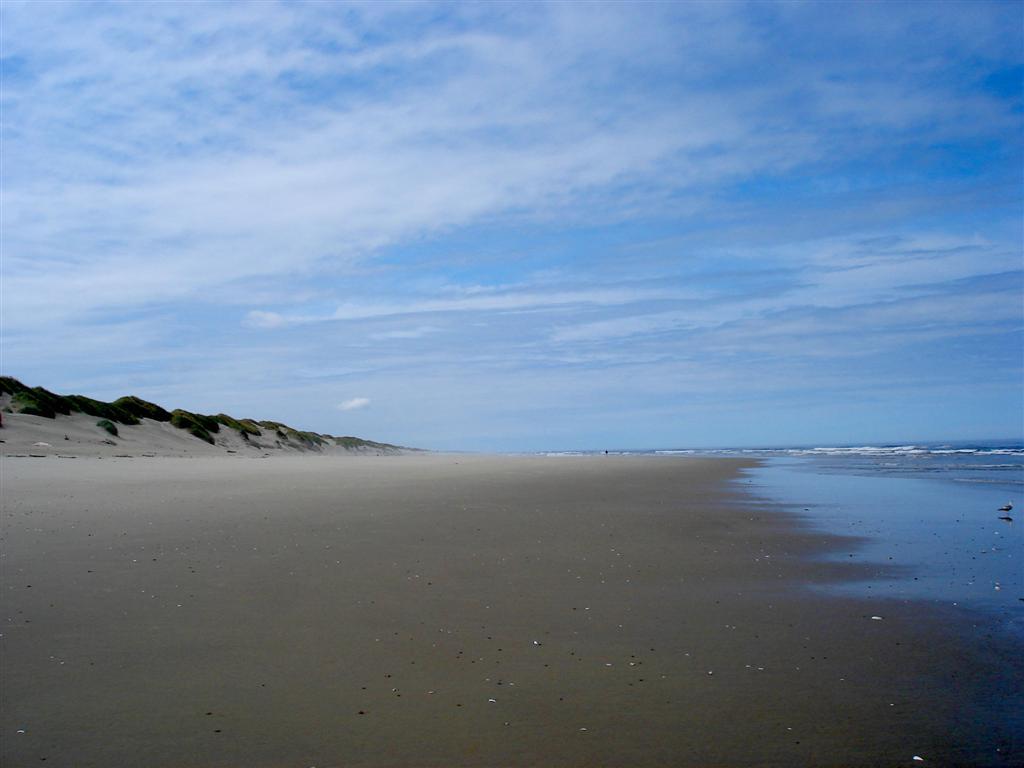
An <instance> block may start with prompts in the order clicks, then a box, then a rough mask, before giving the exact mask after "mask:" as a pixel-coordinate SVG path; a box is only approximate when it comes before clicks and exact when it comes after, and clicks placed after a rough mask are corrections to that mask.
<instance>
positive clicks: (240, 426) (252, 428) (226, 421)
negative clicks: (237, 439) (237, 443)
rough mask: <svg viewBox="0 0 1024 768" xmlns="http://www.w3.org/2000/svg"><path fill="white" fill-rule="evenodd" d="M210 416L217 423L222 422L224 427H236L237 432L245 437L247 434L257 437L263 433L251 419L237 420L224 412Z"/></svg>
mask: <svg viewBox="0 0 1024 768" xmlns="http://www.w3.org/2000/svg"><path fill="white" fill-rule="evenodd" d="M212 418H213V419H214V420H216V421H217V422H218V423H219V424H223V425H224V426H225V427H230V428H231V429H237V430H238V431H239V432H241V433H242V437H247V436H248V435H253V436H255V437H259V436H260V435H262V434H263V433H262V432H261V431H260V429H259V427H257V426H256V425H255V423H254V422H253V421H252V419H241V420H239V419H236V418H233V417H231V416H228V415H227V414H226V413H218V414H217V415H216V416H214V417H212Z"/></svg>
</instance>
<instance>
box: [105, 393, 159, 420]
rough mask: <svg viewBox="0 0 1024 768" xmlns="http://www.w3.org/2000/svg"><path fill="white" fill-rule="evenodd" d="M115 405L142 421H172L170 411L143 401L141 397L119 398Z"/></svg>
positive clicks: (128, 396)
mask: <svg viewBox="0 0 1024 768" xmlns="http://www.w3.org/2000/svg"><path fill="white" fill-rule="evenodd" d="M113 404H114V405H116V406H117V407H118V408H121V409H122V410H125V411H127V412H128V413H130V414H132V415H133V416H136V417H138V418H140V419H153V420H155V421H170V420H171V414H170V413H169V412H168V411H166V410H164V409H163V408H161V407H160V406H159V405H157V404H156V403H151V402H149V401H148V400H143V399H142V398H141V397H135V395H127V396H126V397H119V398H117V400H115V401H114V403H113Z"/></svg>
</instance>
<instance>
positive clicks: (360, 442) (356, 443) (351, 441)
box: [334, 435, 402, 451]
mask: <svg viewBox="0 0 1024 768" xmlns="http://www.w3.org/2000/svg"><path fill="white" fill-rule="evenodd" d="M334 444H335V445H338V446H341V447H342V448H345V449H346V450H350V451H351V450H353V449H356V448H373V449H376V450H380V451H400V450H402V447H401V446H400V445H391V444H390V443H377V442H374V441H373V440H364V439H363V438H361V437H352V436H351V435H345V436H344V437H335V438H334Z"/></svg>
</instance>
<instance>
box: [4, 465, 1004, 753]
mask: <svg viewBox="0 0 1024 768" xmlns="http://www.w3.org/2000/svg"><path fill="white" fill-rule="evenodd" d="M744 466H745V465H744V464H743V463H742V462H738V461H733V460H728V459H714V460H710V459H709V460H702V459H679V458H672V459H665V458H628V457H593V458H583V459H581V458H566V459H553V458H526V457H523V458H485V457H466V456H444V455H433V456H431V455H413V456H401V457H387V458H376V457H358V458H341V457H307V458H275V459H252V458H235V457H224V458H192V459H168V458H155V459H141V458H140V459H116V458H106V459H95V458H79V459H77V460H74V461H70V460H60V459H57V458H55V457H49V458H45V459H32V458H8V459H6V460H4V462H3V465H2V467H3V478H2V479H3V520H2V522H3V531H2V536H3V541H2V544H3V560H2V563H3V573H2V577H3V578H2V586H3V590H2V591H3V605H2V618H3V627H2V632H3V637H2V638H0V640H2V648H3V669H2V673H3V691H2V702H0V703H2V723H0V728H2V730H0V736H2V755H0V756H2V764H3V765H4V766H9V767H10V768H14V767H15V766H28V765H32V766H36V765H40V764H41V761H43V760H45V765H48V766H52V765H57V766H121V765H133V766H178V767H181V766H247V767H248V766H255V767H260V766H303V767H304V766H318V767H319V768H325V767H327V766H358V765H379V766H460V765H472V766H526V765H530V766H533V765H544V766H597V765H613V766H686V765H778V766H796V765H835V766H860V765H950V764H970V765H985V764H993V765H999V764H1005V765H1013V764H1016V763H1018V762H1019V761H1020V759H1021V757H1022V756H1024V753H1022V752H1021V751H1020V750H1021V744H1020V741H1019V740H1018V741H1017V743H1014V738H1017V739H1019V738H1020V734H1021V732H1022V722H1021V719H1020V718H1019V717H1018V718H1017V719H1013V718H1012V717H1009V718H1008V717H1007V716H1006V715H1005V711H1004V712H1003V714H1002V715H1001V716H999V717H996V716H994V715H993V714H992V713H993V711H994V710H991V709H990V707H991V706H992V702H993V701H998V699H999V698H1000V697H1006V696H1010V695H1016V696H1018V697H1019V695H1020V692H1019V690H1015V689H1014V686H1016V685H1017V684H1019V681H1020V680H1021V679H1022V668H1021V662H1020V660H1019V657H1018V656H1017V655H1016V654H1015V653H1014V649H1013V648H1012V646H1009V645H1007V644H1006V643H1004V642H1003V641H999V640H997V639H995V638H990V639H989V640H988V641H986V642H979V637H978V631H979V630H978V629H977V628H976V627H974V626H972V625H971V623H970V622H969V621H967V620H966V619H965V618H964V616H963V615H962V614H961V613H957V612H955V610H954V609H952V608H951V609H949V611H938V610H936V609H934V608H925V607H922V606H920V605H915V604H912V603H884V602H878V601H872V602H868V601H866V600H865V601H859V600H854V599H849V598H839V597H833V596H826V595H824V594H823V593H821V592H816V591H812V590H809V589H807V588H806V587H807V586H808V585H810V584H820V583H824V582H827V581H830V580H834V579H839V578H849V577H852V576H855V575H856V574H857V572H856V571H855V570H854V567H852V566H849V567H847V566H841V565H826V564H823V563H820V562H814V561H813V560H811V559H810V556H811V555H815V554H820V553H822V552H823V551H826V550H827V549H829V548H831V547H836V546H839V545H840V543H841V542H840V540H837V539H833V538H828V537H824V536H822V535H820V534H816V533H809V532H807V531H806V530H802V529H801V528H800V527H799V526H798V523H797V521H796V520H794V519H793V518H791V517H789V516H788V515H786V514H785V513H784V511H782V510H778V509H772V508H771V507H769V506H767V505H762V506H760V507H758V506H755V505H751V504H750V503H749V502H748V501H745V500H744V497H743V494H742V481H740V482H736V483H732V484H730V483H729V481H730V480H731V479H734V478H736V477H737V476H738V475H739V473H740V472H741V470H742V468H743V467H744ZM872 615H880V616H882V617H883V619H882V620H881V621H879V620H873V619H872V618H871V616H872ZM1017 650H1019V649H1017ZM1004 710H1005V708H1004ZM22 731H23V732H22ZM914 755H919V756H921V757H924V758H925V762H924V763H921V762H913V761H912V758H913V756H914Z"/></svg>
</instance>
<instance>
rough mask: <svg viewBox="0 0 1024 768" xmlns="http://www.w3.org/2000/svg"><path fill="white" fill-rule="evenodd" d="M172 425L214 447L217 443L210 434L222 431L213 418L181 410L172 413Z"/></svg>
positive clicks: (177, 409)
mask: <svg viewBox="0 0 1024 768" xmlns="http://www.w3.org/2000/svg"><path fill="white" fill-rule="evenodd" d="M171 424H172V425H173V426H175V427H177V428H178V429H184V430H185V431H186V432H188V433H189V434H190V435H192V436H193V437H198V438H199V439H200V440H205V441H206V442H208V443H209V444H210V445H214V444H215V442H216V441H215V440H214V439H213V435H211V434H210V433H211V432H219V431H220V424H218V423H217V420H216V419H214V418H213V417H212V416H203V415H202V414H199V413H192V412H191V411H185V410H182V409H181V408H176V409H174V411H172V412H171Z"/></svg>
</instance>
